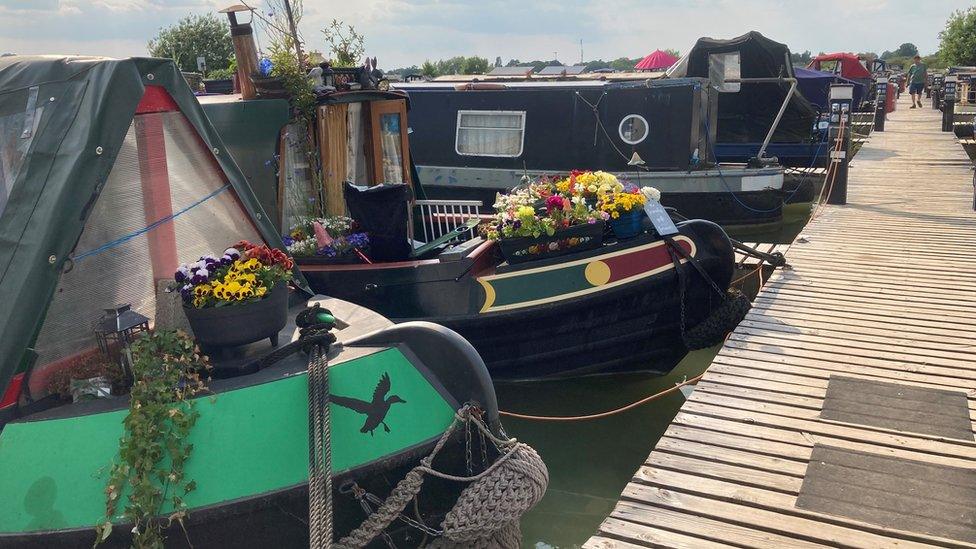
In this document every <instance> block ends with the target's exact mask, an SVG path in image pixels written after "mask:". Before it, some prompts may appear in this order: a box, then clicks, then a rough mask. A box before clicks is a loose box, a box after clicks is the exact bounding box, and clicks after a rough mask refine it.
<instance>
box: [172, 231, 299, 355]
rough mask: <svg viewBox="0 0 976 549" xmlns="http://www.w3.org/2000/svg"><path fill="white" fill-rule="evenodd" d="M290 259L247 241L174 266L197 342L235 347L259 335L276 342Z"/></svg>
mask: <svg viewBox="0 0 976 549" xmlns="http://www.w3.org/2000/svg"><path fill="white" fill-rule="evenodd" d="M293 266H294V263H293V262H292V260H291V258H289V257H288V255H287V254H285V253H284V252H282V251H281V250H275V249H272V248H269V247H268V246H264V245H261V246H258V245H255V244H251V243H250V242H247V241H246V240H242V241H240V242H238V243H237V244H236V245H234V246H233V247H231V248H228V249H227V250H225V251H224V253H223V255H222V256H221V257H219V258H218V257H214V256H212V255H205V256H203V257H201V258H200V259H199V260H197V261H196V262H193V263H189V264H184V265H181V266H180V268H179V269H178V270H177V271H176V276H175V278H176V284H177V285H179V290H180V294H181V296H182V297H183V311H184V312H185V313H186V318H187V320H189V322H190V328H192V329H193V334H194V336H195V337H196V339H197V341H198V342H199V343H200V344H201V345H204V346H209V347H218V348H219V347H235V346H238V345H245V344H247V343H252V342H255V341H258V340H261V339H264V338H270V339H271V344H272V345H275V346H276V345H277V344H278V332H279V331H281V329H282V328H284V327H285V324H286V323H287V321H288V284H287V283H288V281H289V280H291V269H292V267H293Z"/></svg>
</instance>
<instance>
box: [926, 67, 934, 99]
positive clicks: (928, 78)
mask: <svg viewBox="0 0 976 549" xmlns="http://www.w3.org/2000/svg"><path fill="white" fill-rule="evenodd" d="M934 81H935V77H934V76H933V75H932V73H929V74H927V75H925V97H932V83H933V82H934Z"/></svg>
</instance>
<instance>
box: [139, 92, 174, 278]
mask: <svg viewBox="0 0 976 549" xmlns="http://www.w3.org/2000/svg"><path fill="white" fill-rule="evenodd" d="M155 87H156V86H148V87H146V91H147V93H148V90H149V89H150V88H155ZM163 93H166V90H163ZM168 96H169V94H167V97H168ZM163 116H164V115H162V114H156V113H151V114H143V115H142V116H140V117H139V121H138V123H137V124H136V125H135V129H136V145H137V147H136V150H137V151H138V152H139V179H140V182H141V183H142V207H143V211H144V214H145V217H144V219H145V221H146V225H152V224H153V223H156V222H157V221H159V220H160V219H165V218H167V217H169V216H171V215H173V199H172V194H171V192H170V185H169V169H168V166H167V161H166V138H165V136H164V134H163ZM146 239H147V240H148V243H149V257H150V258H151V259H150V261H151V262H152V271H153V280H154V281H159V280H162V279H167V278H170V277H172V276H173V273H174V272H175V271H176V268H177V267H179V258H178V257H177V253H176V227H175V226H174V225H173V222H172V221H169V222H166V223H163V224H161V225H159V226H157V227H156V228H154V229H153V230H151V231H149V232H148V233H146Z"/></svg>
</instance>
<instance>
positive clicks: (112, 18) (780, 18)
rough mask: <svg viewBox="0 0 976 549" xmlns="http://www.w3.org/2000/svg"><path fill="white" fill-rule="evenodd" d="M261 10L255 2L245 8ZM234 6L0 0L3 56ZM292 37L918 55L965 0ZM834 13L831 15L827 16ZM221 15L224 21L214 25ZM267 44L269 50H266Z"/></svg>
mask: <svg viewBox="0 0 976 549" xmlns="http://www.w3.org/2000/svg"><path fill="white" fill-rule="evenodd" d="M244 1H245V2H247V3H249V4H250V5H252V6H255V7H259V6H261V5H262V4H263V0H244ZM238 3H241V0H0V53H2V52H13V53H18V54H81V55H103V56H109V57H128V56H137V55H146V42H147V41H148V40H149V39H150V38H152V37H153V36H154V35H155V34H156V32H157V31H158V30H159V29H160V28H161V27H165V26H168V25H171V24H173V23H175V22H176V21H177V20H178V19H179V18H180V17H182V16H184V15H187V14H189V13H208V12H216V11H217V10H218V9H220V8H223V7H226V6H228V5H232V4H238ZM304 3H305V6H304V12H305V15H304V17H303V20H302V23H301V33H302V37H303V39H304V41H305V42H306V44H307V46H306V47H307V48H309V49H317V50H325V49H326V48H325V43H324V40H323V36H322V34H321V32H320V30H321V29H322V28H324V27H325V26H326V25H327V24H328V23H329V22H330V21H331V20H332V18H337V19H340V20H342V21H345V22H347V23H350V24H352V25H354V26H355V27H356V29H357V30H358V31H360V32H362V33H363V34H364V35H365V36H366V46H367V53H368V54H369V55H370V56H376V57H377V58H378V61H379V63H378V64H379V66H380V67H381V68H394V67H402V66H409V65H413V64H417V65H419V64H421V63H423V61H424V60H426V59H430V60H432V61H433V60H437V59H441V58H446V57H452V56H455V55H466V56H467V55H479V56H482V57H487V58H488V59H489V60H491V61H494V60H495V57H496V56H500V57H501V58H502V60H503V61H504V62H507V61H508V60H509V59H511V58H517V59H520V60H522V61H529V60H534V59H552V58H553V57H557V58H558V59H559V60H560V61H562V62H563V63H567V64H569V63H572V62H574V61H579V59H580V40H581V39H582V40H583V57H584V58H585V59H586V60H591V59H599V58H602V59H605V60H611V59H614V58H617V57H639V56H642V55H645V54H647V53H649V52H651V51H653V50H655V49H658V48H660V49H665V48H674V49H677V50H679V51H681V52H687V51H688V50H689V49H690V48H691V46H692V45H693V44H694V42H695V40H696V39H698V38H699V37H702V36H710V37H712V38H730V37H733V36H738V35H740V34H743V33H745V32H747V31H750V30H758V31H760V32H762V33H763V34H765V35H766V36H767V37H769V38H772V39H774V40H777V41H779V42H784V43H786V44H787V45H788V46H789V47H790V49H791V50H792V51H794V52H802V51H804V50H810V51H812V52H813V53H818V52H820V51H825V52H834V51H855V52H864V51H874V52H877V53H881V52H883V51H884V50H894V49H896V48H897V47H898V46H899V45H900V44H901V43H903V42H911V43H914V44H915V45H917V46H918V48H919V50H920V51H921V52H922V53H923V54H928V53H933V52H935V51H936V50H937V49H938V44H939V38H938V34H939V31H940V30H942V28H944V26H945V21H946V18H947V17H948V16H949V15H950V14H951V13H952V12H953V11H954V10H957V9H964V8H968V7H970V6H973V5H974V4H973V2H972V1H971V0H970V1H962V0H558V1H557V0H541V1H534V0H352V1H349V0H345V1H342V2H338V1H335V0H304ZM833 14H837V15H833ZM221 17H223V16H221ZM265 42H266V41H265Z"/></svg>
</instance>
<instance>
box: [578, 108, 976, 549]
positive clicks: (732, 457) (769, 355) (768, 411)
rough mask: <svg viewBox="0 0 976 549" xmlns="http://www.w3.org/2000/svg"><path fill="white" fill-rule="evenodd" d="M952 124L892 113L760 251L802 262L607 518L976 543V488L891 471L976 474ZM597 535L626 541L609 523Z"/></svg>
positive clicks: (962, 189) (967, 210)
mask: <svg viewBox="0 0 976 549" xmlns="http://www.w3.org/2000/svg"><path fill="white" fill-rule="evenodd" d="M904 102H906V103H907V100H906V101H904ZM939 126H940V113H938V112H933V111H932V110H931V109H923V110H921V111H918V110H916V111H905V110H899V111H896V112H894V113H892V114H891V115H890V116H889V125H888V128H887V129H888V131H886V132H874V133H872V134H871V137H870V139H869V140H868V141H866V142H865V143H864V144H863V146H862V147H861V148H860V150H859V151H858V155H857V157H856V159H855V160H854V161H852V163H851V171H850V181H849V184H848V193H849V194H848V204H847V205H846V206H831V205H828V206H825V207H820V206H817V207H815V215H814V217H813V219H812V221H811V222H810V223H809V224H808V225H807V227H805V228H804V230H803V231H802V233H801V235H800V237H798V238H797V239H796V240H795V241H794V242H793V243H792V244H790V245H785V246H777V247H768V245H759V249H762V250H764V251H766V250H773V249H775V250H777V251H782V252H784V253H785V255H786V257H787V261H788V263H789V267H788V268H785V269H780V270H776V271H774V272H773V274H772V275H771V276H770V278H769V280H768V281H767V282H766V284H765V287H764V288H763V289H762V290H761V291H760V293H759V295H758V296H757V297H756V299H755V301H754V303H753V309H752V311H751V312H750V313H749V314H748V315H747V316H746V319H745V320H744V321H743V322H742V323H741V324H740V325H739V327H738V328H737V329H736V330H735V331H734V332H733V333H732V334H731V335H730V336H729V338H728V339H727V340H726V342H725V344H724V346H723V347H722V349H721V350H720V351H719V353H718V354H717V355H716V356H715V358H714V360H713V362H712V365H711V367H710V368H709V370H708V371H707V372H706V374H705V376H704V378H703V379H702V380H701V381H700V382H699V384H698V387H697V388H696V389H695V391H694V392H693V393H692V394H691V396H690V397H688V399H687V400H686V402H685V404H684V406H683V407H682V409H681V411H679V413H678V414H677V416H676V417H675V418H674V421H673V422H672V424H671V426H670V427H669V428H668V430H667V431H666V432H665V434H664V435H663V437H662V438H661V439H660V441H659V442H658V445H657V448H656V449H655V450H654V451H653V452H652V453H651V455H650V456H649V457H648V459H647V460H646V462H645V464H644V465H643V466H642V467H641V468H640V469H639V470H638V471H637V473H635V476H634V479H633V480H632V482H631V483H630V484H628V485H627V487H626V488H625V489H624V491H623V494H622V495H621V498H622V499H621V501H620V502H619V503H618V506H617V508H616V509H615V510H614V512H613V513H612V515H611V518H610V519H608V520H614V521H617V522H615V523H613V524H612V525H610V527H617V528H619V527H620V524H621V523H623V524H627V525H628V526H627V528H630V529H633V528H634V527H635V526H634V525H640V526H643V527H646V528H649V529H650V532H651V534H649V536H651V537H649V538H646V539H645V541H641V542H639V543H640V544H642V545H655V544H656V543H657V542H658V541H664V540H667V539H671V538H672V537H673V538H674V540H675V541H672V542H667V543H675V544H680V543H688V542H689V539H700V540H703V541H704V540H707V541H708V542H715V543H722V542H724V543H726V544H727V545H731V546H749V547H756V546H767V547H787V546H791V543H797V544H807V545H809V544H815V545H828V546H844V547H911V546H916V545H919V546H924V545H939V546H949V547H953V546H958V547H973V546H976V545H974V544H971V543H967V542H965V541H959V540H951V539H947V538H945V537H939V536H945V535H956V536H958V537H960V538H963V539H967V540H972V539H974V538H973V537H972V536H968V533H967V532H968V531H967V530H966V526H965V525H967V524H969V523H970V522H971V521H972V519H973V516H972V514H973V511H972V509H973V508H976V486H970V485H969V484H965V483H962V484H951V485H949V484H947V485H946V486H945V487H944V489H935V490H933V489H928V488H929V484H923V483H925V482H928V481H927V480H925V479H921V478H920V479H915V478H905V479H904V480H903V481H902V482H903V484H902V485H892V484H890V482H891V478H892V477H891V471H895V470H914V469H912V468H916V469H918V470H920V471H921V470H930V471H938V470H937V469H933V468H932V467H930V466H927V465H923V464H933V465H938V466H942V467H954V468H963V469H968V470H976V441H974V440H972V439H971V438H968V437H967V436H963V435H966V434H971V432H970V431H969V430H970V429H971V428H973V427H974V426H976V422H974V421H973V420H976V213H974V212H973V210H972V200H973V187H972V185H973V183H972V181H973V179H972V177H973V176H972V165H971V163H970V160H969V157H968V156H967V154H966V152H964V151H963V150H962V148H961V147H960V146H959V145H958V144H957V143H955V141H954V139H953V137H952V135H951V134H947V133H944V132H941V131H940V129H939ZM864 127H865V128H867V127H868V125H866V124H865V125H864ZM819 176H820V177H823V175H822V174H820V175H819ZM751 261H753V260H751V259H749V258H747V257H745V256H744V255H743V254H737V255H736V262H737V263H739V264H740V266H743V267H744V266H745V265H752V264H754V263H750V262H751ZM835 376H840V377H835ZM850 378H854V379H850ZM832 379H833V383H832V384H830V383H831V380H832ZM828 384H830V385H829V387H828ZM893 384H894V385H893ZM828 389H829V391H828ZM932 389H938V390H941V392H934V391H932ZM945 390H951V391H958V392H961V393H962V394H953V393H946V392H944V391H945ZM865 391H876V392H877V394H873V393H865ZM828 394H829V396H828ZM961 416H963V417H961ZM828 418H837V419H838V421H832V420H830V419H828ZM840 420H842V421H840ZM854 422H856V423H854ZM865 424H867V425H865ZM967 426H968V427H967ZM949 427H952V430H951V431H950V430H949ZM913 431H919V432H913ZM944 435H952V436H951V437H947V436H944ZM952 437H956V438H952ZM815 445H820V446H815ZM815 447H816V448H817V450H816V452H819V453H816V452H814V448H815ZM825 447H831V448H837V449H840V450H839V451H834V454H836V455H839V456H842V459H841V458H838V459H841V461H837V463H839V464H840V463H842V465H838V466H837V467H834V466H828V465H826V461H824V462H823V463H821V461H817V462H815V463H813V465H814V467H813V471H814V472H815V473H816V474H821V475H823V474H828V475H834V476H828V477H824V476H820V477H817V478H819V480H817V481H816V483H815V484H810V487H809V488H808V487H807V484H806V482H805V480H806V479H812V478H814V477H812V476H809V475H810V474H811V473H810V471H811V469H810V468H809V467H810V464H811V462H810V460H811V454H812V453H815V454H816V455H823V456H828V455H834V454H829V451H828V450H825ZM830 451H833V450H830ZM873 456H885V457H886V458H897V459H899V460H910V461H912V462H917V463H915V464H904V465H897V466H896V465H892V466H891V467H888V469H890V471H888V472H881V471H875V470H873V469H870V468H865V469H864V470H863V471H862V470H861V468H860V467H858V466H857V463H858V462H869V461H871V460H872V459H874V460H875V461H877V462H878V463H882V462H883V463H892V464H894V463H896V462H895V461H892V460H891V459H889V460H887V461H885V460H880V461H879V460H878V459H877V458H874V457H873ZM823 459H824V460H828V458H827V457H824V458H823ZM831 459H833V458H831ZM831 463H833V462H831ZM897 463H905V462H897ZM829 467H834V468H829ZM885 467H887V466H885ZM898 467H902V468H903V469H898ZM906 467H907V469H905V468H906ZM882 468H884V467H882ZM824 471H826V473H825V472H824ZM941 471H950V470H946V469H942V470H941ZM957 472H958V471H957ZM933 474H935V473H933ZM953 474H956V473H953ZM959 474H960V475H961V476H959V478H960V479H964V478H971V476H966V475H969V473H966V472H961V473H959ZM844 475H847V476H844ZM851 475H854V476H851ZM885 475H888V476H885ZM898 478H899V479H900V477H898ZM838 479H841V480H838ZM935 480H936V481H937V480H938V479H935ZM811 482H812V481H811ZM886 482H887V483H889V484H887V486H890V487H892V488H898V493H891V492H889V491H888V490H886V489H885V488H884V486H886V484H885V483H886ZM967 482H968V481H967ZM912 483H915V484H914V485H913V484H912ZM916 485H917V486H916ZM912 486H915V488H914V489H913V488H912ZM917 494H925V496H924V497H918V496H917ZM797 497H800V498H801V499H802V500H803V501H804V502H807V501H810V502H813V503H812V504H811V505H810V509H818V507H817V506H818V505H823V507H822V508H819V509H818V510H821V511H826V512H830V514H829V515H826V514H822V513H817V512H814V511H811V510H809V509H805V508H799V507H797V506H796V501H797ZM804 498H806V499H804ZM892 498H894V499H892ZM916 500H917V501H916ZM817 502H819V503H817ZM829 502H836V505H834V507H831V506H830V503H829ZM806 505H807V504H806V503H804V506H806ZM892 513H894V514H892ZM953 513H957V515H953ZM845 514H846V516H844V515H845ZM886 517H887V518H886ZM862 519H863V520H873V521H875V522H876V524H869V523H866V522H862ZM939 520H942V521H943V523H942V524H944V525H946V528H947V529H940V528H938V527H934V526H933V525H936V524H939V522H938V521H939ZM697 524H701V525H702V526H701V527H700V528H696V525H697ZM906 525H908V526H906ZM908 527H912V528H916V529H917V530H920V531H916V532H911V531H907V530H902V529H901V528H908ZM608 528H609V527H608ZM925 532H930V533H925ZM946 532H948V533H946ZM598 535H599V536H600V538H595V539H604V538H607V537H611V538H616V537H617V536H615V535H612V534H608V532H607V531H605V527H604V526H601V529H600V533H599V534H598ZM682 536H684V537H682ZM648 540H650V541H648Z"/></svg>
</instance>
